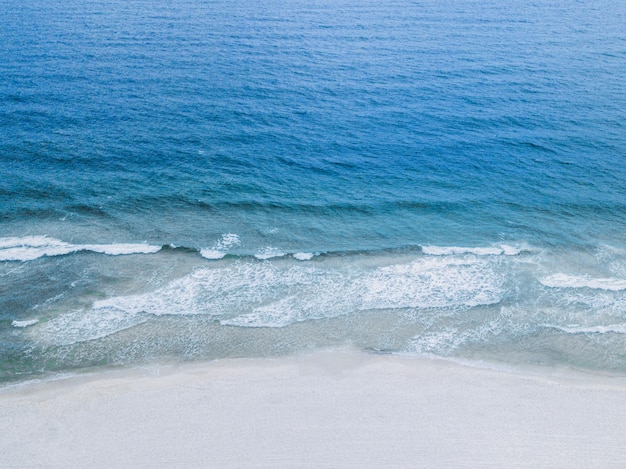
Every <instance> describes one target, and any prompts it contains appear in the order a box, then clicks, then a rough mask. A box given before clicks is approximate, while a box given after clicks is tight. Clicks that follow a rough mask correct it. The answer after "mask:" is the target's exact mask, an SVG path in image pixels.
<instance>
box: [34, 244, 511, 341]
mask: <svg viewBox="0 0 626 469" xmlns="http://www.w3.org/2000/svg"><path fill="white" fill-rule="evenodd" d="M503 281H504V277H503V275H502V273H500V272H499V271H497V270H495V266H494V263H493V262H490V261H489V260H488V259H486V258H472V259H462V258H457V257H445V256H444V257H437V256H434V257H429V256H420V257H418V258H417V259H415V260H413V261H411V262H403V263H399V264H393V265H385V266H381V267H378V268H370V267H365V268H364V267H363V266H360V265H359V264H358V263H355V264H352V263H351V264H344V263H342V264H336V263H334V262H330V261H329V262H328V263H320V264H318V263H315V264H311V263H302V264H300V263H298V264H296V265H292V264H282V263H280V264H277V263H273V262H254V261H250V260H237V261H234V262H231V263H228V264H226V265H218V264H211V266H210V267H208V266H206V267H198V268H196V269H195V270H194V271H193V272H191V273H190V274H188V275H185V276H183V277H181V278H178V279H175V280H172V281H171V282H169V283H168V284H166V285H165V286H163V287H161V288H158V289H156V290H154V291H151V292H147V293H144V294H137V295H126V296H117V297H112V298H108V299H104V300H99V301H96V302H94V304H93V306H92V308H90V309H88V310H81V311H73V312H69V313H65V314H62V315H60V316H58V317H56V318H53V319H51V320H50V321H47V322H45V323H42V324H39V325H37V326H36V327H33V328H32V333H33V336H36V337H39V339H40V340H44V341H46V342H51V343H57V344H70V343H75V342H79V341H84V340H93V339H97V338H101V337H105V336H107V335H109V334H113V333H116V332H118V331H120V330H123V329H126V328H128V327H132V326H134V325H136V324H139V323H141V322H144V321H146V320H147V319H148V318H149V316H150V315H154V316H162V315H208V316H213V317H215V318H216V319H217V320H219V321H220V323H221V324H223V325H232V326H243V327H284V326H288V325H290V324H293V323H297V322H302V321H307V320H315V319H324V318H332V317H337V316H341V315H346V314H358V313H359V312H361V311H371V310H376V309H382V310H388V309H407V308H409V309H411V308H417V309H420V308H441V307H463V308H467V307H473V306H479V305H489V304H493V303H497V302H499V301H500V300H501V298H502V296H503V295H504V287H503Z"/></svg>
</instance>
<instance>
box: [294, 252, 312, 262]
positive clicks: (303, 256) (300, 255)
mask: <svg viewBox="0 0 626 469" xmlns="http://www.w3.org/2000/svg"><path fill="white" fill-rule="evenodd" d="M314 256H315V254H313V253H312V252H296V253H295V254H294V255H293V257H294V258H295V259H297V260H299V261H310V260H311V259H313V257H314Z"/></svg>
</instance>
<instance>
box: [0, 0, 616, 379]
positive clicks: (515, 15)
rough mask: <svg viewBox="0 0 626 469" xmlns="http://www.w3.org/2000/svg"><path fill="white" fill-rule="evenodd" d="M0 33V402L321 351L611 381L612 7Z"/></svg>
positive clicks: (122, 20) (159, 20)
mask: <svg viewBox="0 0 626 469" xmlns="http://www.w3.org/2000/svg"><path fill="white" fill-rule="evenodd" d="M0 19H1V21H0V38H1V40H0V380H3V381H7V380H9V381H12V380H16V379H24V378H29V377H33V376H39V375H41V374H49V373H58V372H68V371H72V370H78V369H89V368H91V367H94V366H116V365H136V364H143V363H158V362H163V361H182V360H192V359H214V358H223V357H232V356H275V355H282V354H289V353H298V352H302V351H310V350H315V349H319V348H327V347H331V348H332V347H354V348H357V349H362V350H368V351H374V352H384V353H401V354H416V355H426V356H436V357H447V358H452V359H463V360H474V361H475V360H479V361H487V362H491V363H493V362H500V363H504V364H508V365H513V366H518V365H520V366H524V365H537V364H540V365H541V364H543V365H550V366H554V365H559V366H572V367H579V368H585V369H590V370H610V371H614V372H626V84H625V83H626V82H625V81H624V77H626V28H625V27H624V25H626V3H624V2H622V1H616V0H615V1H614V0H598V1H594V2H584V1H572V0H554V1H547V0H538V1H533V2H531V1H526V0H513V1H506V2H505V1H501V0H480V1H479V0H454V1H445V2H444V1H439V0H415V1H409V0H376V1H373V0H359V1H354V0H313V1H310V0H307V1H304V0H286V1H278V0H267V1H260V2H259V1H251V0H242V1H237V2H230V1H224V0H180V1H175V2H169V1H165V0H123V1H122V0H119V1H116V0H108V1H104V0H89V1H84V0H80V1H79V0H69V1H63V2H61V1H57V0H33V1H29V2H18V1H16V0H5V1H3V2H1V3H0Z"/></svg>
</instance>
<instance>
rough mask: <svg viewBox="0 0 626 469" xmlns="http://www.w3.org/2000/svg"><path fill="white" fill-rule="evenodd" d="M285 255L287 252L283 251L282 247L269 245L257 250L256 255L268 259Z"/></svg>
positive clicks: (258, 257)
mask: <svg viewBox="0 0 626 469" xmlns="http://www.w3.org/2000/svg"><path fill="white" fill-rule="evenodd" d="M284 255H285V253H284V252H282V251H281V250H280V249H278V248H275V247H272V246H267V247H265V248H263V249H261V250H259V252H257V253H256V254H255V255H254V257H256V258H257V259H261V260H267V259H271V258H272V257H283V256H284Z"/></svg>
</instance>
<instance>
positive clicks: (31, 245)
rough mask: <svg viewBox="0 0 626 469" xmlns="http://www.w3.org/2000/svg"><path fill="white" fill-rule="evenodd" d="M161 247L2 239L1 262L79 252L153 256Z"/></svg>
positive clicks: (42, 239) (26, 237) (35, 237)
mask: <svg viewBox="0 0 626 469" xmlns="http://www.w3.org/2000/svg"><path fill="white" fill-rule="evenodd" d="M160 249H161V248H160V247H159V246H152V245H149V244H127V243H126V244H124V243H121V244H120V243H115V244H70V243H66V242H64V241H61V240H58V239H55V238H49V237H47V236H23V237H9V238H0V261H30V260H34V259H38V258H40V257H43V256H62V255H65V254H70V253H73V252H78V251H92V252H97V253H101V254H108V255H113V256H117V255H127V254H151V253H155V252H158V251H159V250H160Z"/></svg>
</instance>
